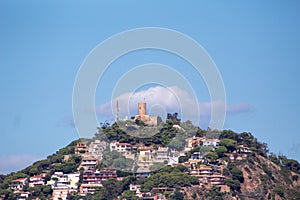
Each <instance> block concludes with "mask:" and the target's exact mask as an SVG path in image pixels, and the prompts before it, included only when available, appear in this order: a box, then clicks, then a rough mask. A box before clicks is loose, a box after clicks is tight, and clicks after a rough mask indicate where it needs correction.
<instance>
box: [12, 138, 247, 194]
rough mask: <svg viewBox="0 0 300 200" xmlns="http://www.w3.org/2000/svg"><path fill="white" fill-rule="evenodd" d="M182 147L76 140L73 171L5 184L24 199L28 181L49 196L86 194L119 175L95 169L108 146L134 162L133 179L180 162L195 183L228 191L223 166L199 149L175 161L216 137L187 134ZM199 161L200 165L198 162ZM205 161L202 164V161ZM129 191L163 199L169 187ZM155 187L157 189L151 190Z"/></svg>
mask: <svg viewBox="0 0 300 200" xmlns="http://www.w3.org/2000/svg"><path fill="white" fill-rule="evenodd" d="M185 142H186V145H185V149H184V150H182V151H175V150H172V149H169V148H168V147H161V146H156V147H154V146H145V145H142V144H137V145H131V144H129V143H121V142H118V141H112V142H111V143H109V144H108V143H106V142H105V141H100V140H95V141H93V142H91V143H89V144H88V143H87V142H80V143H77V145H76V148H75V154H77V155H80V156H81V157H82V161H81V164H80V166H79V168H78V172H77V173H70V174H64V173H63V172H55V173H54V174H53V175H52V176H51V179H50V180H49V181H47V182H45V174H41V175H36V176H32V177H30V178H19V179H16V180H13V181H11V182H10V184H9V188H10V189H12V190H14V191H15V193H19V196H20V199H26V198H28V196H29V192H24V191H23V188H24V187H25V185H27V184H28V186H29V187H34V186H37V185H45V184H46V185H50V186H51V188H52V190H53V193H52V199H54V200H56V199H57V200H58V199H67V198H68V195H69V194H72V193H75V194H78V193H79V194H80V195H86V194H88V193H94V192H95V191H96V190H97V188H99V187H101V186H102V184H101V183H102V181H104V180H107V179H110V178H113V179H115V180H116V181H119V180H121V179H122V178H120V177H118V176H117V170H116V169H113V168H103V169H100V170H99V169H97V166H98V164H99V163H100V162H101V160H102V157H103V151H104V150H105V149H107V148H109V149H110V150H111V151H117V152H119V153H120V154H121V155H123V156H124V157H125V158H127V159H132V160H134V163H135V165H136V168H135V169H136V170H135V172H134V173H135V175H136V177H137V178H141V177H149V176H150V175H151V170H150V169H151V166H152V165H153V164H155V163H163V164H164V165H170V166H174V167H175V166H177V165H179V164H180V165H184V166H186V167H188V169H189V174H190V175H191V176H196V177H198V179H199V185H204V186H206V187H210V186H212V185H216V186H219V187H221V190H223V191H228V190H229V188H228V187H227V186H225V177H224V176H223V175H222V170H223V167H224V166H223V165H219V166H215V165H212V164H210V163H209V162H206V161H207V160H205V157H204V156H203V155H202V152H193V153H192V154H191V155H190V157H189V158H188V160H187V161H186V162H184V163H179V158H180V157H181V156H186V155H188V154H187V152H189V151H191V150H192V149H193V148H195V147H196V146H208V147H211V149H212V150H214V149H216V148H217V147H218V146H219V142H220V140H219V139H207V138H205V137H190V138H187V139H186V141H185ZM250 152H251V151H250V150H249V148H247V147H245V146H243V145H241V146H239V148H238V150H237V151H236V152H233V153H227V154H226V156H228V157H229V158H230V159H232V160H241V159H244V158H245V157H246V156H247V154H248V153H250ZM201 163H202V164H201ZM203 163H205V164H203ZM80 168H83V169H84V171H83V174H82V177H81V182H80V184H79V181H80V173H79V169H80ZM130 190H131V191H134V192H136V195H137V196H139V197H140V198H142V199H163V197H161V196H160V195H159V194H160V193H162V191H172V190H173V189H172V188H153V191H152V192H153V194H154V195H153V194H151V193H143V192H141V191H140V186H139V185H130ZM156 190H157V192H155V191H156Z"/></svg>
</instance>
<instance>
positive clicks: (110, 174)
mask: <svg viewBox="0 0 300 200" xmlns="http://www.w3.org/2000/svg"><path fill="white" fill-rule="evenodd" d="M110 178H113V179H115V180H117V170H116V169H112V168H104V169H101V170H95V169H90V170H87V171H85V172H84V173H83V177H82V184H81V186H80V193H81V194H87V193H93V192H95V191H96V190H97V188H98V187H101V186H102V184H101V183H102V181H104V180H107V179H110Z"/></svg>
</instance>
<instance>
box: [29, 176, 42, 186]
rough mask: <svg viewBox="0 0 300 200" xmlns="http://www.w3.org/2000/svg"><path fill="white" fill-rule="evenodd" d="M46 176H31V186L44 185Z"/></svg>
mask: <svg viewBox="0 0 300 200" xmlns="http://www.w3.org/2000/svg"><path fill="white" fill-rule="evenodd" d="M44 184H45V177H44V176H41V175H36V176H31V177H30V178H29V187H34V186H37V185H44Z"/></svg>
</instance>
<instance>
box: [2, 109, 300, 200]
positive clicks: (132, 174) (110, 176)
mask: <svg viewBox="0 0 300 200" xmlns="http://www.w3.org/2000/svg"><path fill="white" fill-rule="evenodd" d="M299 176H300V164H299V163H298V161H296V160H292V159H288V158H286V157H285V156H284V155H275V154H273V153H270V152H269V151H268V147H267V144H265V143H261V142H259V141H258V140H257V139H256V138H255V137H254V136H253V135H252V134H251V133H248V132H243V133H235V132H233V131H231V130H222V131H221V130H211V129H207V130H203V129H201V128H199V127H196V126H194V125H193V124H192V123H191V122H190V121H186V122H181V121H180V119H178V118H177V114H173V115H171V114H168V118H167V120H166V121H165V122H163V121H162V120H159V123H158V124H157V125H149V124H146V123H144V122H143V121H141V120H138V119H135V120H127V121H120V122H118V123H114V124H112V125H110V124H108V123H104V124H101V127H99V128H98V132H97V133H96V134H95V135H94V137H93V138H82V139H78V140H75V141H73V142H71V143H70V144H69V145H67V146H66V147H64V148H62V149H60V150H58V151H57V152H56V153H54V154H53V155H50V156H48V157H47V158H46V159H44V160H40V161H37V162H35V163H33V164H32V165H31V166H28V167H27V168H25V169H23V170H21V171H19V172H14V173H11V174H8V175H1V176H0V199H278V200H279V199H300V192H299V191H300V178H299Z"/></svg>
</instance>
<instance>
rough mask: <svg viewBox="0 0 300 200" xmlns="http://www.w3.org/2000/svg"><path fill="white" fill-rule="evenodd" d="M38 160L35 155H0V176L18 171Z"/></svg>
mask: <svg viewBox="0 0 300 200" xmlns="http://www.w3.org/2000/svg"><path fill="white" fill-rule="evenodd" d="M39 159H40V157H38V156H36V155H0V160H1V162H0V174H8V173H10V172H16V171H19V170H21V169H23V168H25V167H27V166H29V165H31V164H32V163H33V162H35V161H37V160H39Z"/></svg>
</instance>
